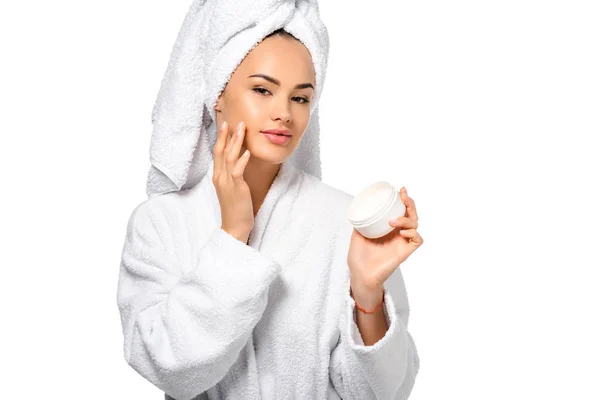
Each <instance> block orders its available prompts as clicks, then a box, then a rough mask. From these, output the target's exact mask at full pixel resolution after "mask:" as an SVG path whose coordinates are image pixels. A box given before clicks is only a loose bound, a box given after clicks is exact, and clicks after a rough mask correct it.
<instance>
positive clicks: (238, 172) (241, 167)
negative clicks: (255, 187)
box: [232, 149, 250, 178]
mask: <svg viewBox="0 0 600 400" xmlns="http://www.w3.org/2000/svg"><path fill="white" fill-rule="evenodd" d="M249 159H250V150H248V149H246V151H245V152H244V154H242V156H241V157H240V159H239V160H238V162H237V164H236V165H235V169H234V172H233V173H232V176H233V177H234V178H242V177H243V176H244V171H245V170H246V165H248V160H249Z"/></svg>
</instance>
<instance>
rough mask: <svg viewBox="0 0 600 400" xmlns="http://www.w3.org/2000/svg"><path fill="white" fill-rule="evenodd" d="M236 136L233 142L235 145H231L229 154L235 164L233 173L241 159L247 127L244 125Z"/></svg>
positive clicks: (232, 169)
mask: <svg viewBox="0 0 600 400" xmlns="http://www.w3.org/2000/svg"><path fill="white" fill-rule="evenodd" d="M235 135H236V137H235V140H234V141H233V143H232V144H231V148H230V149H229V152H230V153H231V159H232V160H233V163H234V164H233V166H232V168H231V171H232V172H233V171H234V170H235V165H236V164H237V162H238V161H239V159H240V157H241V154H240V151H241V149H242V145H243V144H244V137H245V136H246V125H243V126H242V128H241V129H238V130H237V131H236V132H235Z"/></svg>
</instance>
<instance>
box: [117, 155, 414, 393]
mask: <svg viewBox="0 0 600 400" xmlns="http://www.w3.org/2000/svg"><path fill="white" fill-rule="evenodd" d="M212 174H213V167H212V163H211V165H210V167H209V170H208V173H207V174H206V175H205V176H204V178H203V179H202V180H201V181H200V183H199V184H198V185H196V186H195V187H193V188H191V189H188V190H183V191H179V192H171V193H167V194H163V195H160V196H155V197H151V198H149V199H147V200H145V201H144V202H143V203H141V204H140V205H138V206H137V207H136V208H135V210H134V211H133V212H132V215H131V217H130V220H129V223H128V226H127V234H126V238H125V244H124V247H123V253H122V262H121V268H120V275H119V284H118V294H117V302H118V307H119V311H120V313H121V320H122V325H123V333H124V353H125V359H126V360H127V362H128V363H129V365H131V367H133V368H134V369H135V370H136V371H137V372H138V373H139V374H141V375H142V376H143V377H145V378H146V379H147V380H148V381H150V382H151V383H152V384H154V385H155V386H156V387H158V388H159V389H161V390H162V391H164V392H165V393H166V395H169V396H172V397H173V398H174V399H177V400H188V399H192V398H194V399H211V400H217V399H223V400H224V399H227V400H230V399H231V400H233V399H265V400H266V399H319V400H320V399H340V398H341V399H346V400H351V399H354V400H368V399H407V398H408V396H409V394H410V392H411V390H412V388H413V385H414V382H415V377H416V375H417V372H418V369H419V357H418V355H417V351H416V347H415V344H414V341H413V339H412V337H411V335H410V334H409V333H408V331H407V325H408V317H409V305H408V299H407V295H406V290H405V285H404V281H403V278H402V274H401V270H400V268H398V269H397V270H396V271H395V272H394V274H393V275H392V276H391V277H390V279H388V281H387V282H386V283H385V296H384V299H385V302H384V314H385V316H386V318H387V321H388V324H389V329H388V331H387V333H386V334H385V336H384V337H383V338H382V339H381V340H379V341H378V342H377V343H376V344H374V345H372V346H365V345H364V343H363V341H362V339H361V335H360V332H359V330H358V327H357V325H356V319H355V303H354V300H353V299H352V297H351V296H350V282H349V276H350V275H349V268H348V265H347V255H348V247H349V241H350V236H351V233H352V229H353V228H352V226H351V225H350V223H349V222H348V220H347V208H348V204H349V201H350V200H351V199H352V196H350V195H349V194H347V193H345V192H343V191H341V190H338V189H335V188H333V187H331V186H328V185H327V184H325V183H323V182H322V181H320V180H319V179H317V178H316V177H314V176H312V175H310V174H307V173H306V172H303V171H301V170H299V169H297V168H296V167H294V166H292V164H290V163H289V162H284V163H283V164H282V167H281V169H280V171H279V173H278V175H277V176H276V178H275V180H274V181H273V184H272V186H271V188H270V190H269V192H268V194H267V196H266V198H265V200H264V202H263V204H262V205H261V208H260V209H259V211H258V214H257V216H256V218H255V224H254V229H253V230H252V232H251V234H250V238H249V243H248V245H246V244H244V243H242V242H241V241H239V240H237V239H235V238H234V237H233V236H231V235H230V234H228V233H227V232H225V231H224V230H223V229H221V210H220V207H219V203H218V197H217V195H216V192H215V188H214V186H213V183H212ZM165 398H169V397H168V396H165Z"/></svg>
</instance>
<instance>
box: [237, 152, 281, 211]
mask: <svg viewBox="0 0 600 400" xmlns="http://www.w3.org/2000/svg"><path fill="white" fill-rule="evenodd" d="M280 168H281V164H269V163H267V162H265V161H262V160H259V159H257V158H254V157H252V156H250V160H248V164H247V165H246V168H245V170H244V180H245V181H246V183H247V184H248V187H249V188H250V197H251V198H252V206H253V208H254V216H255V217H256V214H258V210H259V209H260V206H261V205H262V203H263V202H264V200H265V197H266V196H267V193H268V192H269V189H270V188H271V185H272V184H273V181H274V180H275V177H276V176H277V174H278V173H279V169H280Z"/></svg>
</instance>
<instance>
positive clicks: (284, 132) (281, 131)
mask: <svg viewBox="0 0 600 400" xmlns="http://www.w3.org/2000/svg"><path fill="white" fill-rule="evenodd" d="M261 132H262V133H271V134H275V135H285V136H292V132H290V130H289V129H267V130H264V131H261Z"/></svg>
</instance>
